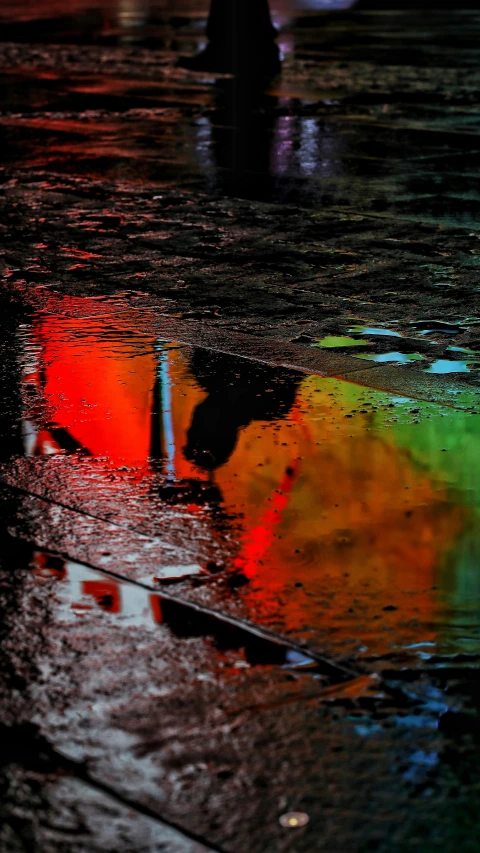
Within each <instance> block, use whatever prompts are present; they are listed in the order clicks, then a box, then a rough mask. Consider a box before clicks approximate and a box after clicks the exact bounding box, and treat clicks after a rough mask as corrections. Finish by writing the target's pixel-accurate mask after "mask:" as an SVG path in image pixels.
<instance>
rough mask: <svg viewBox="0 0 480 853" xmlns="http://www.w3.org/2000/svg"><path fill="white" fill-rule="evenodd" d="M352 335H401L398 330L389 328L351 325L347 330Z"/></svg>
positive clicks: (392, 336)
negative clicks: (394, 330) (393, 330)
mask: <svg viewBox="0 0 480 853" xmlns="http://www.w3.org/2000/svg"><path fill="white" fill-rule="evenodd" d="M348 331H349V332H350V333H351V334H352V335H373V336H385V337H389V338H401V337H402V335H401V334H400V332H392V330H391V329H375V328H373V327H370V326H352V328H351V329H349V330H348Z"/></svg>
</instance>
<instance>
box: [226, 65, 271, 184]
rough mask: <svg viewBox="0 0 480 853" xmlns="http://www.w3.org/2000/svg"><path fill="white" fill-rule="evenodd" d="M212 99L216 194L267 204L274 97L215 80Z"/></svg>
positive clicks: (243, 84)
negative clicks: (222, 193) (255, 199)
mask: <svg viewBox="0 0 480 853" xmlns="http://www.w3.org/2000/svg"><path fill="white" fill-rule="evenodd" d="M215 96H216V97H215V110H214V112H213V114H212V116H211V152H212V154H213V157H214V161H215V166H216V168H217V175H218V183H219V185H220V186H219V189H220V191H221V192H225V193H227V194H228V195H233V196H239V197H242V198H249V197H252V198H264V199H266V200H268V199H269V198H270V196H271V183H272V178H271V159H272V146H273V142H274V138H275V123H276V120H277V114H276V108H277V105H278V98H277V96H276V95H273V94H271V93H269V92H266V91H265V90H264V88H263V87H261V86H259V87H257V86H254V85H250V83H249V82H248V81H245V80H242V79H238V78H236V79H234V80H219V81H218V82H217V85H216V90H215Z"/></svg>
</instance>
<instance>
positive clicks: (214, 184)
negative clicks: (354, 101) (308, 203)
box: [194, 80, 347, 200]
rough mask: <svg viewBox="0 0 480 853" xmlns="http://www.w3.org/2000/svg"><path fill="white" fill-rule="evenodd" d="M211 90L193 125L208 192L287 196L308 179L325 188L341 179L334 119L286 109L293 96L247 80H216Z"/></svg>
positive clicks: (341, 147)
mask: <svg viewBox="0 0 480 853" xmlns="http://www.w3.org/2000/svg"><path fill="white" fill-rule="evenodd" d="M214 94H215V100H214V109H213V110H212V112H211V113H210V114H209V115H208V116H203V117H202V118H199V119H198V120H197V121H196V122H195V125H194V129H195V143H194V144H195V154H196V157H197V160H198V162H199V165H200V167H201V169H202V170H203V171H204V172H205V175H206V178H207V182H208V183H209V189H210V190H211V191H218V190H220V191H221V192H225V193H227V194H230V195H235V196H238V197H240V198H250V197H252V198H257V199H270V198H271V197H272V195H275V196H276V197H277V198H284V199H285V200H288V199H290V198H291V199H294V198H295V197H296V194H297V193H299V192H301V193H302V197H303V198H305V194H306V196H308V195H309V194H310V192H311V191H313V189H312V187H309V185H308V184H307V181H308V180H310V181H311V179H314V180H315V182H316V183H317V184H318V181H322V182H324V184H325V188H327V187H328V186H329V185H330V184H331V182H333V181H338V179H340V178H342V176H343V172H344V166H343V161H344V159H345V156H346V153H347V151H346V143H345V138H344V137H342V136H341V135H340V136H339V133H338V128H337V127H336V126H335V124H333V123H331V122H328V121H325V120H324V119H319V118H316V117H315V118H313V117H305V116H303V117H301V116H298V115H294V114H291V112H292V111H293V110H294V103H293V101H291V100H290V99H289V98H285V97H281V96H280V95H279V94H278V93H277V91H276V89H275V88H272V89H263V88H258V87H256V86H255V85H253V84H252V83H251V82H249V81H242V80H219V81H217V83H216V84H215V90H214ZM329 191H330V190H329ZM316 192H317V195H318V186H317V190H316Z"/></svg>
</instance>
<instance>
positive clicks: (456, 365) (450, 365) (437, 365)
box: [425, 358, 478, 373]
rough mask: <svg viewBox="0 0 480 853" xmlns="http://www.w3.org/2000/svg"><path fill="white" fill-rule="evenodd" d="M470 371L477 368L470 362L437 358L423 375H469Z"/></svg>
mask: <svg viewBox="0 0 480 853" xmlns="http://www.w3.org/2000/svg"><path fill="white" fill-rule="evenodd" d="M472 369H478V368H476V365H472V364H471V363H470V362H466V361H452V360H450V359H447V358H439V359H437V361H434V362H433V363H432V364H431V365H430V367H428V368H427V369H426V371H425V373H470V371H471V370H472Z"/></svg>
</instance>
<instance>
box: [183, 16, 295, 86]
mask: <svg viewBox="0 0 480 853" xmlns="http://www.w3.org/2000/svg"><path fill="white" fill-rule="evenodd" d="M276 35H277V32H276V30H275V27H274V26H273V24H272V19H271V17H270V9H269V6H268V0H211V5H210V14H209V16H208V23H207V37H208V45H207V47H206V48H205V50H203V51H202V52H201V53H200V54H198V55H197V56H192V57H182V59H180V61H179V64H180V65H181V66H183V67H184V68H189V69H191V70H193V71H217V72H220V73H224V74H237V75H245V76H253V77H256V76H259V75H260V76H263V75H272V74H278V72H279V71H280V58H279V50H278V46H277V44H276V42H275V38H276Z"/></svg>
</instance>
